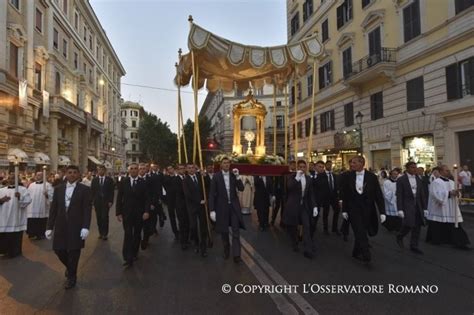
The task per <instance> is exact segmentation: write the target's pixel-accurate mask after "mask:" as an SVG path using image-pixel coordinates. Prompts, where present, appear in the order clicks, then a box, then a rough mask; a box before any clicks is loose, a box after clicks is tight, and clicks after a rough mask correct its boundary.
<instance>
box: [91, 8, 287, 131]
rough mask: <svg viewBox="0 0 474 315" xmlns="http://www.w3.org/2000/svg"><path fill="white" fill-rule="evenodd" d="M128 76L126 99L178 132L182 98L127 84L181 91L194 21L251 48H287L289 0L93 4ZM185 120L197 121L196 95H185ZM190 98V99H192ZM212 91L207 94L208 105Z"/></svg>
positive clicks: (123, 92)
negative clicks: (178, 82)
mask: <svg viewBox="0 0 474 315" xmlns="http://www.w3.org/2000/svg"><path fill="white" fill-rule="evenodd" d="M90 3H91V5H92V7H93V8H94V10H95V13H96V15H97V17H98V18H99V20H100V22H101V24H102V27H103V28H104V30H105V31H106V33H107V36H108V38H109V40H110V42H111V43H112V46H113V47H114V49H115V52H116V53H117V55H118V57H119V59H120V61H121V63H122V65H123V66H124V68H125V71H126V72H127V74H126V75H125V77H123V78H122V98H123V99H124V100H126V101H133V102H139V103H140V104H141V105H142V106H143V107H144V108H145V110H146V111H149V112H152V113H154V114H156V115H157V116H158V117H159V118H161V120H163V121H166V122H168V124H169V125H170V127H171V130H172V131H173V132H176V131H177V125H178V122H177V109H176V108H177V107H176V106H177V92H176V91H164V90H157V89H144V88H139V87H132V86H127V85H125V84H124V83H128V84H134V85H145V86H152V87H158V88H164V89H172V90H176V86H175V85H174V83H173V78H174V76H175V73H176V70H175V66H174V64H175V62H176V61H177V59H178V49H179V48H182V49H183V53H186V52H188V47H187V37H188V32H189V22H188V16H189V15H192V16H193V18H194V23H196V24H198V25H200V26H202V27H204V28H205V29H207V30H209V31H211V32H213V33H215V34H216V35H219V36H222V37H225V38H228V39H229V40H232V41H235V42H240V43H242V44H247V45H257V46H275V45H283V44H286V38H287V37H286V35H287V34H286V0H166V1H164V0H90ZM182 92H183V93H182V102H183V114H184V116H185V117H184V119H185V120H187V119H188V118H193V117H194V109H193V108H194V103H193V98H192V93H190V92H191V89H188V88H187V89H182ZM186 92H188V93H186ZM206 94H207V91H205V90H201V92H200V94H199V103H200V104H202V102H203V101H204V99H205V97H206Z"/></svg>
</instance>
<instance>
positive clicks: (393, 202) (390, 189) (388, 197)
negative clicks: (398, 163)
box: [383, 179, 398, 216]
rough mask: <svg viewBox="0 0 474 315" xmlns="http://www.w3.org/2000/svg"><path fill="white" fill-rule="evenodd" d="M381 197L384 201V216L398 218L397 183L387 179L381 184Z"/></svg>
mask: <svg viewBox="0 0 474 315" xmlns="http://www.w3.org/2000/svg"><path fill="white" fill-rule="evenodd" d="M383 195H384V199H385V214H386V215H390V216H398V209H397V182H396V181H395V182H392V181H391V180H390V179H387V180H386V181H385V182H384V183H383Z"/></svg>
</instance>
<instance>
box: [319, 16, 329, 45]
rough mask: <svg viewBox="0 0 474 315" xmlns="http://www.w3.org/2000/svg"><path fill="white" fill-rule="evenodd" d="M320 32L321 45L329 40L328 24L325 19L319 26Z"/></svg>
mask: <svg viewBox="0 0 474 315" xmlns="http://www.w3.org/2000/svg"><path fill="white" fill-rule="evenodd" d="M321 31H322V33H323V34H322V41H323V43H324V42H325V41H327V40H328V39H329V23H328V19H326V20H325V21H324V22H323V24H321Z"/></svg>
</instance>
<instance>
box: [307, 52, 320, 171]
mask: <svg viewBox="0 0 474 315" xmlns="http://www.w3.org/2000/svg"><path fill="white" fill-rule="evenodd" d="M317 82H318V80H317V79H316V60H314V61H313V91H312V93H313V100H312V103H311V123H310V128H309V142H308V162H311V152H312V149H313V132H314V107H315V106H316V85H317Z"/></svg>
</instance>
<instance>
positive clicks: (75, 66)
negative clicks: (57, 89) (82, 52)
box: [74, 52, 79, 70]
mask: <svg viewBox="0 0 474 315" xmlns="http://www.w3.org/2000/svg"><path fill="white" fill-rule="evenodd" d="M78 65H79V55H78V54H77V52H74V69H75V70H77V68H78Z"/></svg>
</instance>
